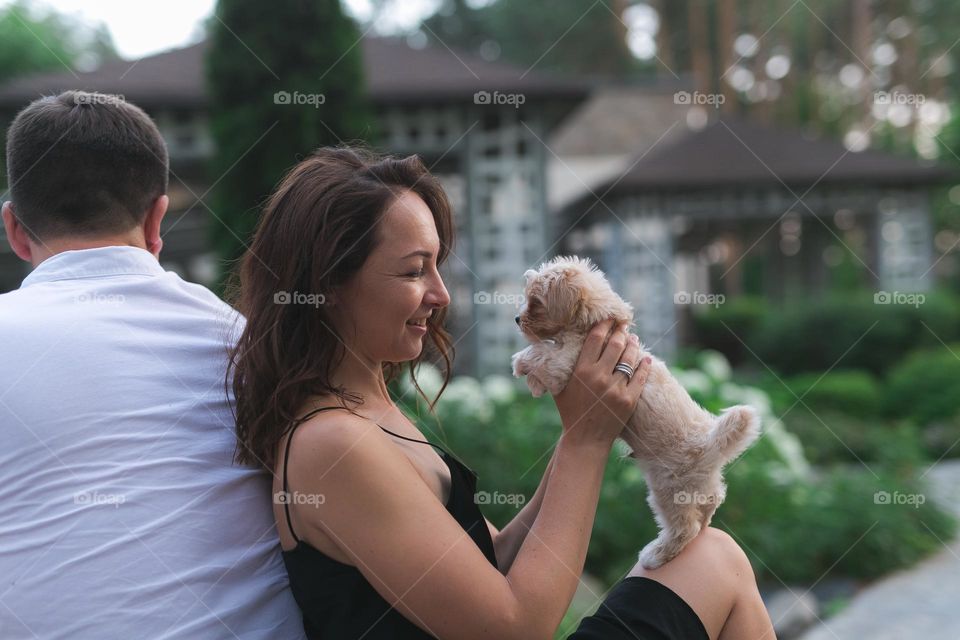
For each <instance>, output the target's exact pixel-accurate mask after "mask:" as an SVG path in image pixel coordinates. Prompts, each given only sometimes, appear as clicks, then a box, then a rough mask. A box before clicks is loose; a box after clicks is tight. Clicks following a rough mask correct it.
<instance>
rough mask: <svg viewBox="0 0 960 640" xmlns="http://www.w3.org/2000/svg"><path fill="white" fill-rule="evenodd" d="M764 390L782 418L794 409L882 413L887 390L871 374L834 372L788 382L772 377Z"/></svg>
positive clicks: (788, 380) (808, 374)
mask: <svg viewBox="0 0 960 640" xmlns="http://www.w3.org/2000/svg"><path fill="white" fill-rule="evenodd" d="M764 389H765V390H766V391H767V392H768V393H769V394H770V399H771V400H772V401H773V407H774V410H775V411H776V412H777V414H778V415H779V414H781V413H783V412H786V411H788V410H790V408H791V407H795V408H796V409H802V408H804V407H809V408H810V409H811V410H814V411H822V410H825V409H834V410H837V411H841V412H846V413H850V414H854V415H859V416H878V415H881V414H882V406H883V387H882V385H881V382H880V380H879V379H877V377H876V376H874V375H873V374H871V373H870V372H869V371H863V370H858V369H833V370H832V371H828V372H826V373H822V374H816V373H805V374H801V375H798V376H793V377H791V378H787V379H785V380H778V379H776V378H773V377H772V376H771V378H770V379H769V380H768V381H767V383H766V386H765V387H764Z"/></svg>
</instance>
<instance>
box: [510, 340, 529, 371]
mask: <svg viewBox="0 0 960 640" xmlns="http://www.w3.org/2000/svg"><path fill="white" fill-rule="evenodd" d="M528 350H529V347H527V348H526V349H524V350H523V351H518V352H517V353H515V354H513V358H512V359H511V364H512V365H513V377H515V378H520V377H522V376H525V375H528V374H529V373H530V371H532V369H531V367H530V362H529V361H528V359H527V358H526V356H527V351H528Z"/></svg>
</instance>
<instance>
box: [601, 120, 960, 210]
mask: <svg viewBox="0 0 960 640" xmlns="http://www.w3.org/2000/svg"><path fill="white" fill-rule="evenodd" d="M638 155H640V154H638ZM631 164H632V163H631ZM628 166H629V165H628ZM618 180H619V181H618ZM947 180H960V173H958V172H957V171H956V170H954V169H952V168H948V167H945V166H943V165H937V164H933V163H929V162H924V161H920V160H917V159H914V158H909V157H904V156H898V155H894V154H891V153H885V152H881V151H870V150H867V151H860V152H853V151H848V150H847V149H846V147H844V146H843V145H842V144H840V143H839V142H836V141H834V140H831V139H827V138H814V137H809V136H805V135H804V134H802V133H800V132H797V131H791V130H789V129H772V128H768V127H764V126H761V125H758V124H756V123H753V122H748V121H744V120H735V119H721V120H717V121H715V122H713V123H712V124H709V125H708V126H706V127H705V128H703V129H701V130H700V131H695V132H692V133H688V134H687V135H685V136H682V137H681V138H680V139H679V140H676V141H674V142H671V143H667V144H665V145H664V146H663V148H662V149H656V148H655V149H653V150H652V151H649V152H648V153H647V154H646V155H644V156H643V158H642V159H641V160H640V161H639V162H637V163H636V164H635V165H633V167H632V168H631V169H629V170H628V171H627V173H626V174H624V175H623V176H622V177H618V178H615V179H613V180H610V181H609V182H607V183H606V184H604V185H601V186H600V187H599V188H597V189H596V190H595V191H596V192H597V193H603V192H604V191H606V190H607V189H608V188H609V186H610V185H611V184H613V183H614V182H616V186H615V187H614V188H613V189H612V190H611V193H638V192H649V191H661V190H679V189H707V188H712V187H727V186H737V185H742V186H747V185H749V186H757V185H773V186H776V185H780V184H781V182H782V183H786V184H787V185H789V186H791V187H793V186H804V185H807V186H809V185H813V184H814V183H816V184H822V185H828V184H870V185H877V184H881V185H894V184H896V185H911V184H930V183H935V182H942V181H947Z"/></svg>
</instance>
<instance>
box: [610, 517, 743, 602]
mask: <svg viewBox="0 0 960 640" xmlns="http://www.w3.org/2000/svg"><path fill="white" fill-rule="evenodd" d="M676 573H679V574H680V575H686V574H689V575H690V576H695V578H696V579H698V580H703V579H707V580H709V581H710V582H712V583H714V584H718V585H719V584H724V585H725V586H727V587H735V586H736V584H737V583H747V584H749V585H755V584H756V578H755V576H754V573H753V567H752V565H751V564H750V560H749V558H747V554H746V553H744V551H743V549H741V548H740V545H739V544H737V542H736V540H734V539H733V537H732V536H731V535H730V534H728V533H726V532H725V531H721V530H720V529H716V528H714V527H707V528H706V529H704V530H703V531H701V532H700V533H699V535H697V537H696V538H694V539H693V540H691V541H690V543H689V544H688V545H687V546H686V547H685V548H684V549H683V551H681V552H680V555H678V556H677V557H676V558H674V559H673V560H671V561H670V562H668V563H666V564H665V565H663V566H662V567H660V568H659V569H654V570H648V569H644V568H643V566H642V565H641V564H640V563H639V562H638V563H637V564H636V565H635V566H634V567H633V569H632V570H631V571H630V573H629V574H628V575H630V576H645V577H649V578H654V579H659V577H660V576H666V575H669V574H676Z"/></svg>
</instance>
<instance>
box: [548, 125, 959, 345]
mask: <svg viewBox="0 0 960 640" xmlns="http://www.w3.org/2000/svg"><path fill="white" fill-rule="evenodd" d="M957 178H958V175H957V173H956V172H954V171H952V170H950V169H946V168H944V167H942V166H937V165H933V164H929V163H926V162H921V161H919V160H915V159H911V158H905V157H900V156H896V155H892V154H889V153H883V152H877V151H860V152H853V151H850V150H848V149H847V148H845V147H844V146H843V145H841V144H839V143H836V142H833V141H830V140H826V139H822V138H813V137H809V136H805V135H803V134H801V133H799V132H794V131H788V130H783V129H771V128H767V127H764V126H761V125H758V124H755V123H751V122H747V121H743V120H737V119H718V120H716V121H714V122H712V123H710V124H708V125H706V126H705V127H703V128H701V129H700V130H697V131H692V132H687V133H685V134H684V135H682V136H678V137H676V138H675V139H673V140H671V141H670V142H668V143H665V144H663V145H660V146H659V147H655V148H653V149H648V148H645V149H643V151H642V153H638V154H637V155H636V156H635V158H634V160H633V161H632V162H631V163H629V166H628V168H627V169H626V170H625V171H623V172H620V173H619V175H617V176H616V177H614V178H611V179H609V180H607V181H605V182H603V183H601V184H599V185H598V186H597V187H596V188H595V189H593V190H592V191H593V193H592V194H585V195H583V196H581V197H580V198H578V199H576V200H575V201H573V202H572V203H571V204H569V205H567V206H566V207H565V208H564V209H563V211H562V214H561V216H560V219H561V220H562V221H563V222H562V224H563V226H564V227H566V226H567V224H570V222H571V221H573V220H578V222H577V224H576V228H575V229H574V230H573V231H571V232H570V233H569V234H567V236H566V238H565V250H567V251H569V252H573V253H578V254H581V255H588V256H591V257H593V258H594V259H595V260H596V261H597V262H598V263H599V264H600V266H601V267H602V268H604V269H605V270H606V271H607V272H608V274H609V276H610V278H611V280H612V282H613V284H614V286H615V287H616V288H617V289H618V290H619V291H620V292H621V293H622V294H623V295H624V296H625V297H627V298H628V299H629V300H630V301H631V303H632V304H633V305H634V307H635V309H636V322H637V325H638V330H639V332H640V335H641V337H642V338H643V339H644V340H645V341H646V342H647V343H648V344H654V345H656V347H655V351H657V352H658V353H661V354H663V355H664V356H666V357H670V356H672V355H673V354H674V353H675V350H676V348H677V345H678V343H679V342H680V337H681V335H682V333H683V331H682V329H683V327H684V325H683V320H684V313H683V311H684V310H688V311H689V310H690V309H692V308H693V307H694V306H696V305H702V304H717V303H718V300H722V299H723V298H720V297H719V296H720V295H723V296H725V297H730V296H735V295H738V294H741V293H745V292H746V293H753V294H757V295H763V296H766V297H767V298H770V299H774V300H782V301H785V300H787V299H790V298H792V297H797V296H816V295H817V294H818V293H819V292H821V291H822V290H824V289H825V287H826V285H827V284H828V282H827V279H828V274H829V267H830V266H831V265H834V264H836V263H837V262H838V261H840V260H843V259H850V260H853V261H855V262H856V263H857V265H858V267H859V268H860V269H862V270H863V271H864V273H866V274H869V275H868V278H869V280H870V282H867V283H865V284H866V285H867V286H872V287H874V288H875V290H876V291H877V292H887V293H888V294H894V293H905V292H917V291H924V290H926V289H928V288H929V287H930V285H931V280H932V278H931V273H930V272H931V263H932V238H931V235H932V233H931V221H930V202H929V194H928V191H929V188H930V187H931V186H933V185H935V184H938V183H943V182H945V181H948V180H950V179H954V180H955V179H957ZM593 194H598V195H593ZM598 196H600V197H598Z"/></svg>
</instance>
